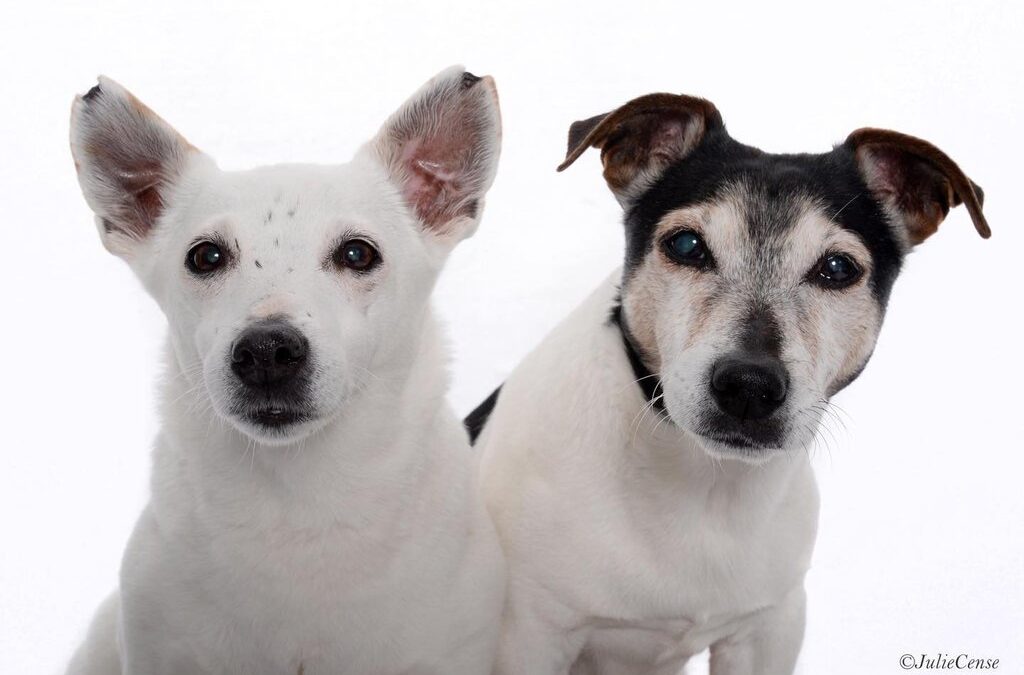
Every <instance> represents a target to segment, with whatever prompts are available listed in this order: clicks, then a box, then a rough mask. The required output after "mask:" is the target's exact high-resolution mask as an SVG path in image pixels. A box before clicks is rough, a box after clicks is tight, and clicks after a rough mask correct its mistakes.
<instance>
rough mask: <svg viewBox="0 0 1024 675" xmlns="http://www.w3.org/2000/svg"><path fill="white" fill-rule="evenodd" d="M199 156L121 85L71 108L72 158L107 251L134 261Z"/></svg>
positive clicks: (104, 84) (109, 83) (98, 90)
mask: <svg viewBox="0 0 1024 675" xmlns="http://www.w3.org/2000/svg"><path fill="white" fill-rule="evenodd" d="M196 152H198V151H197V150H196V149H195V148H193V147H192V146H191V145H190V144H189V143H188V142H187V141H186V140H185V139H184V138H182V137H181V135H180V134H178V132H176V131H175V130H174V129H173V128H171V126H170V125H169V124H167V122H165V121H163V120H162V119H160V117H159V116H157V114H156V113H154V112H153V111H152V110H150V109H149V108H148V107H146V106H145V105H144V104H143V103H142V102H141V101H139V99H137V98H135V96H133V95H132V94H131V93H130V92H129V91H128V90H126V89H125V88H124V87H122V86H121V85H119V84H118V83H117V82H114V81H113V80H111V79H109V78H106V77H100V78H99V84H97V85H96V86H95V87H93V88H92V89H90V90H89V92H88V93H86V94H85V95H84V96H76V97H75V100H74V102H73V103H72V105H71V154H72V157H73V158H74V161H75V169H76V171H77V172H78V182H79V184H80V185H81V187H82V193H83V194H84V195H85V200H86V202H88V204H89V207H90V208H91V209H92V210H93V213H95V214H96V222H97V225H98V226H99V229H100V236H101V237H102V239H103V243H104V245H105V246H106V247H107V249H108V250H110V251H112V252H114V253H116V254H118V255H121V256H122V257H130V255H131V253H132V251H133V250H134V249H135V247H136V245H137V244H138V243H139V242H141V241H143V240H145V239H146V237H147V236H148V235H149V233H150V232H151V231H152V229H153V227H154V226H155V224H156V221H157V219H158V218H159V217H160V215H161V213H162V212H163V210H164V205H165V203H166V199H167V196H168V192H169V190H170V188H171V186H172V185H173V184H174V181H175V180H176V179H177V178H178V177H179V176H180V174H181V172H182V170H183V169H184V167H185V164H186V162H187V161H188V159H189V156H190V155H191V154H192V153H196Z"/></svg>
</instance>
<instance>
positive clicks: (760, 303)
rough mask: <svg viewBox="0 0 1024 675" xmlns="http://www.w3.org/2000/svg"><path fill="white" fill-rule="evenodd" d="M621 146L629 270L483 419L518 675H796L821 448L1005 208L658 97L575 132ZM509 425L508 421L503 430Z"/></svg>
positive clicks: (870, 138)
mask: <svg viewBox="0 0 1024 675" xmlns="http://www.w3.org/2000/svg"><path fill="white" fill-rule="evenodd" d="M569 136H570V142H569V156H568V157H567V159H566V162H565V164H564V165H563V167H562V168H564V167H565V166H568V165H569V164H571V163H572V162H573V161H575V159H576V158H577V157H579V156H580V154H582V153H583V152H584V151H585V150H586V148H588V147H591V146H595V147H599V148H601V157H602V160H603V163H604V175H605V179H606V180H607V182H608V185H609V187H610V188H611V189H612V192H613V193H615V196H616V197H617V198H618V200H619V202H620V203H621V204H622V206H623V208H624V211H625V229H626V240H627V244H626V262H625V267H624V269H623V270H622V271H620V272H617V273H615V274H614V275H612V277H611V278H610V279H609V280H608V281H607V283H605V284H604V285H603V286H602V287H601V288H600V289H598V291H597V292H596V293H594V294H593V295H592V296H591V297H590V299H589V300H587V301H586V302H584V304H583V306H582V307H580V308H579V309H578V310H576V311H575V312H574V313H573V314H572V315H571V316H569V317H568V318H567V319H566V320H565V321H564V322H563V323H562V324H561V325H560V326H559V327H558V328H556V329H555V330H554V332H553V333H551V334H550V335H549V336H548V337H547V338H546V339H545V340H544V341H543V342H542V343H541V345H540V346H539V347H538V348H537V349H536V350H535V351H534V352H533V353H531V354H530V355H529V356H528V357H527V358H526V360H525V361H524V362H523V363H522V364H521V365H520V366H519V367H517V368H516V370H515V371H514V372H513V373H512V375H511V376H510V377H509V379H508V381H507V382H506V383H505V384H504V386H503V387H501V388H500V389H499V391H498V392H495V394H493V395H492V396H491V397H490V398H489V399H488V400H487V401H486V402H485V403H484V405H482V406H481V407H480V408H479V409H478V410H477V411H475V412H474V413H473V414H472V415H470V417H469V418H467V420H466V424H467V427H468V428H469V430H470V432H471V433H472V434H474V435H475V434H477V433H480V431H481V429H482V435H481V436H480V438H479V446H480V447H481V448H482V452H483V460H482V467H481V469H482V472H483V488H484V493H485V497H486V499H487V502H488V507H489V508H490V509H491V511H492V514H493V515H494V517H495V520H496V524H497V526H498V530H499V534H500V535H501V537H502V540H503V545H504V548H505V552H506V555H507V558H508V565H509V597H508V602H507V606H506V616H505V623H504V628H503V631H502V633H503V634H502V642H501V645H500V647H499V656H498V668H497V672H498V673H499V674H501V675H555V674H561V673H566V672H571V673H573V674H574V675H576V674H583V673H597V674H600V675H611V674H613V673H664V674H675V673H678V672H679V670H680V668H682V667H683V666H684V664H685V662H686V661H687V659H688V658H689V657H690V656H692V655H694V654H697V653H699V652H701V651H703V650H704V649H705V648H708V647H710V648H711V671H712V673H713V674H714V675H726V674H728V675H738V674H741V673H742V674H746V675H753V674H758V675H761V674H765V675H775V674H783V673H790V672H792V669H793V667H794V663H795V661H796V659H797V655H798V652H799V649H800V644H801V640H802V637H803V629H804V590H803V578H804V573H805V571H806V570H807V567H808V563H809V560H810V556H811V550H812V548H813V545H814V538H815V532H816V528H817V516H818V494H817V489H816V487H815V482H814V477H813V474H812V471H811V467H810V463H809V461H808V454H807V453H806V452H805V448H807V447H808V445H809V444H810V443H811V442H812V440H813V437H814V434H815V433H816V428H817V425H818V422H819V419H820V417H821V415H822V413H823V411H824V410H825V409H826V406H827V405H828V399H829V397H831V396H832V395H833V394H834V393H836V392H837V391H839V390H840V389H841V388H842V387H844V386H846V385H847V384H849V382H850V381H852V380H853V379H854V378H855V377H856V375H857V374H858V373H859V372H860V370H861V369H862V368H863V367H864V365H865V364H866V362H867V360H868V357H869V356H870V354H871V351H872V348H873V347H874V343H875V339H876V337H877V335H878V330H879V328H880V326H881V322H882V316H883V313H884V310H885V304H886V300H887V298H888V295H889V290H890V288H891V286H892V283H893V280H894V278H895V277H896V274H897V272H898V270H899V267H900V262H901V260H902V258H903V256H904V255H905V253H906V252H907V251H908V250H909V249H910V248H911V247H912V246H913V245H915V244H918V243H920V242H921V241H923V240H924V239H925V238H926V237H928V236H929V235H930V234H932V233H933V232H934V231H935V230H936V229H937V227H938V225H939V223H940V222H941V221H942V219H943V218H944V216H945V215H946V213H947V212H948V210H949V209H950V208H951V207H952V206H955V205H957V204H959V203H960V202H961V201H963V202H964V203H965V204H966V205H967V208H968V210H969V211H970V213H971V216H972V218H973V219H974V223H975V226H976V227H977V229H978V231H979V233H981V234H982V236H988V233H989V230H988V226H987V224H986V223H985V219H984V217H983V215H982V213H981V191H980V189H978V188H977V186H975V185H973V184H972V183H971V182H970V181H969V180H968V179H967V177H966V176H964V174H963V173H962V172H961V171H960V170H959V168H957V166H956V165H955V164H954V163H953V161H952V160H950V159H949V158H948V157H947V156H946V155H945V154H943V153H942V152H941V151H939V150H938V149H937V148H935V147H934V146H932V145H931V144H929V143H926V142H924V141H921V140H918V139H915V138H912V137H909V136H905V135H903V134H899V133H896V132H891V131H883V130H877V129H862V130H860V131H857V132H854V133H853V134H852V135H851V136H850V137H849V138H848V139H847V141H846V142H845V143H843V144H842V145H839V146H837V147H836V148H835V149H834V150H832V152H829V153H825V154H822V155H773V154H768V153H765V152H762V151H760V150H757V149H756V148H752V147H749V146H745V145H742V144H740V143H738V142H736V141H735V140H733V139H732V138H730V137H729V136H728V134H727V133H726V131H725V127H724V125H723V124H722V119H721V116H720V115H719V113H718V111H717V110H716V109H715V107H714V106H713V105H711V104H710V103H708V102H707V101H704V100H701V99H694V98H690V97H687V96H674V95H668V94H655V95H650V96H645V97H642V98H640V99H637V100H635V101H632V102H630V103H628V104H627V105H625V106H623V107H622V108H620V109H618V110H616V111H615V112H613V113H611V114H609V115H599V116H597V117H595V118H592V119H589V120H586V121H583V122H578V123H576V124H574V125H573V126H572V128H571V130H570V135H569ZM488 415H489V417H488Z"/></svg>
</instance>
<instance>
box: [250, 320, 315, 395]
mask: <svg viewBox="0 0 1024 675" xmlns="http://www.w3.org/2000/svg"><path fill="white" fill-rule="evenodd" d="M308 352H309V342H308V341H307V340H306V338H305V337H303V336H302V333H300V332H299V331H297V330H295V329H294V328H292V327H291V326H290V325H288V324H287V323H285V322H284V321H281V320H276V319H275V320H269V321H264V322H262V323H259V324H256V325H254V326H250V327H249V328H247V329H245V331H243V332H242V334H241V335H239V336H238V339H237V340H235V344H234V345H233V346H232V347H231V370H233V371H235V374H236V375H238V379H240V380H241V381H242V382H244V383H245V384H247V385H249V386H251V387H267V386H273V385H277V384H281V383H283V382H286V381H288V380H290V379H292V378H293V377H294V376H295V374H296V373H297V372H299V370H300V369H301V368H302V364H304V363H305V362H306V355H307V353H308Z"/></svg>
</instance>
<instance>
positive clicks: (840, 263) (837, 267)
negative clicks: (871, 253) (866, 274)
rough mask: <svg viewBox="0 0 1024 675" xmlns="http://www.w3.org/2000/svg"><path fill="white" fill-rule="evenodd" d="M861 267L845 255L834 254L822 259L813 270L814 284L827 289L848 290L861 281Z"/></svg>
mask: <svg viewBox="0 0 1024 675" xmlns="http://www.w3.org/2000/svg"><path fill="white" fill-rule="evenodd" d="M861 274H863V272H861V269H860V267H859V266H858V265H857V263H855V262H854V261H853V258H851V257H850V256H848V255H846V254H845V253H832V254H830V255H827V256H825V257H824V258H822V259H821V260H820V261H819V262H818V264H817V265H816V266H815V268H814V269H813V270H811V275H810V279H811V281H812V282H814V283H816V284H818V285H819V286H823V287H825V288H846V287H847V286H851V285H853V284H854V283H855V282H856V281H857V280H858V279H860V277H861Z"/></svg>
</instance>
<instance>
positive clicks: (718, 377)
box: [711, 356, 789, 420]
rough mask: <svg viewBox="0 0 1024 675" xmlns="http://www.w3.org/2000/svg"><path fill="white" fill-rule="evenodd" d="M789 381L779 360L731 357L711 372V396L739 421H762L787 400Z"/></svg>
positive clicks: (718, 363)
mask: <svg viewBox="0 0 1024 675" xmlns="http://www.w3.org/2000/svg"><path fill="white" fill-rule="evenodd" d="M788 379H789V378H788V377H787V375H786V369H785V367H784V366H783V365H782V363H781V362H780V361H779V360H778V359H776V358H771V357H756V356H730V357H726V358H723V359H721V360H720V361H718V362H717V363H716V364H715V365H714V367H713V368H712V369H711V395H712V396H713V397H714V399H715V401H716V402H717V403H718V407H719V408H721V409H722V412H724V413H726V414H728V415H731V416H732V417H735V418H737V419H739V420H759V419H763V418H765V417H768V416H769V415H771V414H772V413H773V412H775V410H776V409H778V407H779V406H780V405H782V402H783V401H785V400H786V391H787V389H788V388H789V385H788Z"/></svg>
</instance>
